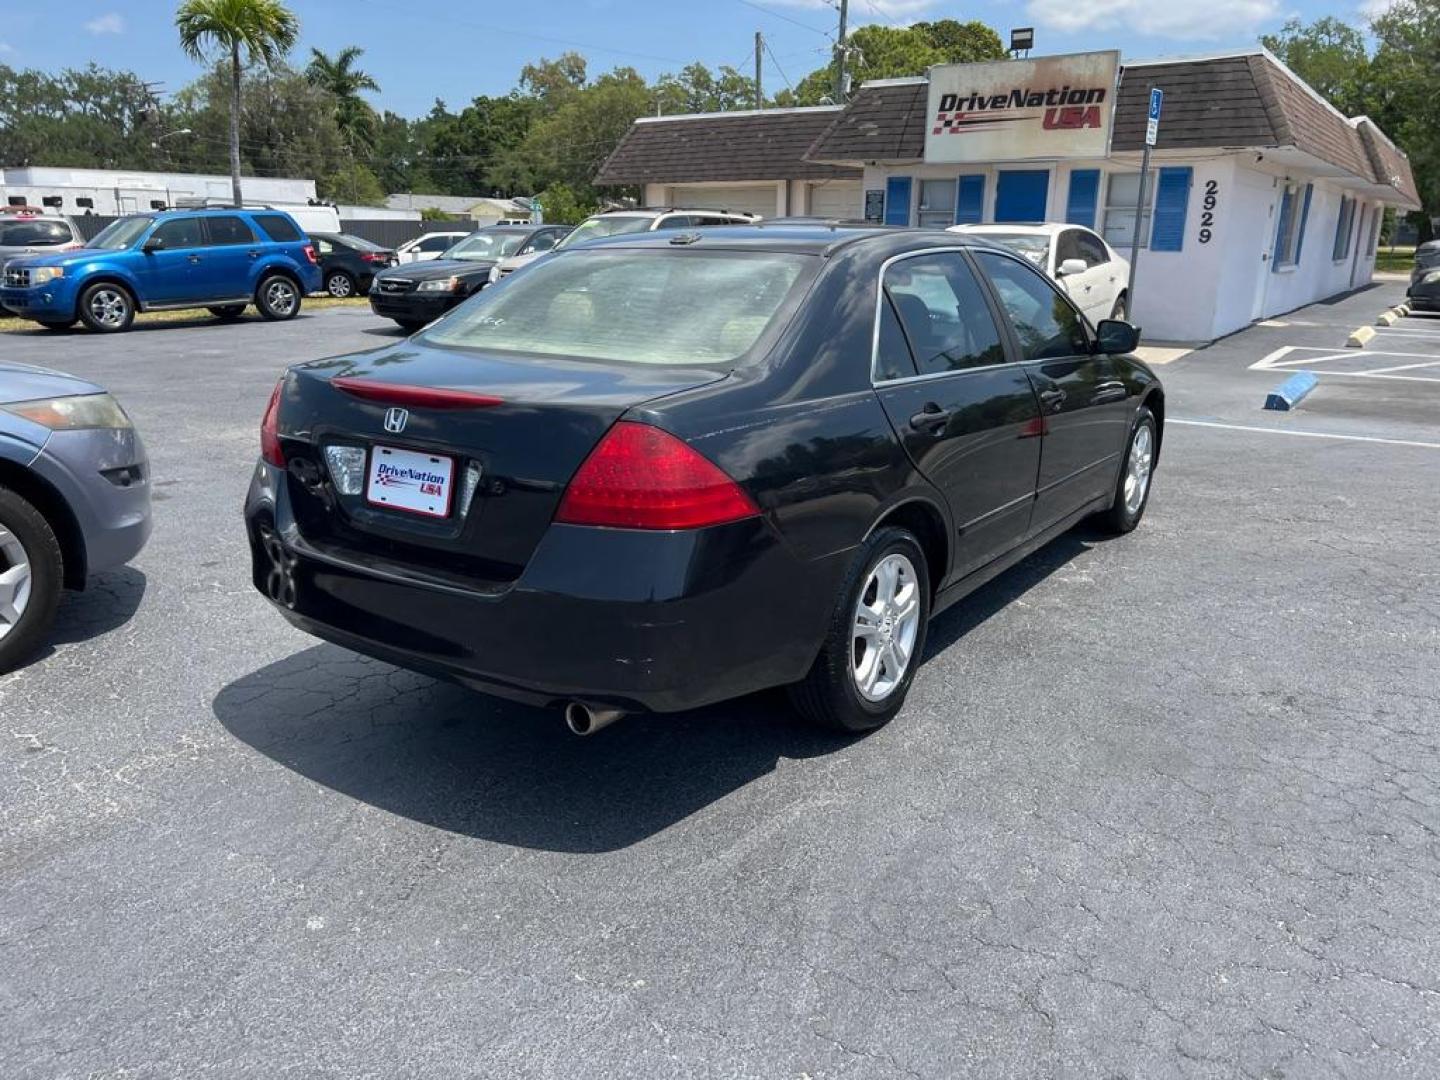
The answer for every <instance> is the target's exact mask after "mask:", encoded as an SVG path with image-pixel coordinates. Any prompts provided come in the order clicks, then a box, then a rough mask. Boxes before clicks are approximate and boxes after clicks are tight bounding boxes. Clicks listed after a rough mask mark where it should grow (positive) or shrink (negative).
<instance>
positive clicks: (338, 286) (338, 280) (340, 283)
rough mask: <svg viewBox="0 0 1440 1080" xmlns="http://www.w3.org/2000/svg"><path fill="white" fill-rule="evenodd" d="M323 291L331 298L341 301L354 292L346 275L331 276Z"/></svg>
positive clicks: (352, 285) (353, 287)
mask: <svg viewBox="0 0 1440 1080" xmlns="http://www.w3.org/2000/svg"><path fill="white" fill-rule="evenodd" d="M325 289H326V291H327V292H328V293H329V294H330V295H331V296H333V297H336V298H337V299H340V300H343V299H344V298H345V297H347V296H349V295H350V294H351V293H353V292H354V291H355V286H354V284H353V283H352V282H351V281H350V276H349V275H348V274H331V275H330V280H329V281H328V282H326V283H325Z"/></svg>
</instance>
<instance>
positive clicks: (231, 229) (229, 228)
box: [205, 214, 255, 247]
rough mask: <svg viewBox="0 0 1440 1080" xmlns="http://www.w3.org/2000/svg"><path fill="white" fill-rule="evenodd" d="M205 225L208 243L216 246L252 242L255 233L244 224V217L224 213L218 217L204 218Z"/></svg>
mask: <svg viewBox="0 0 1440 1080" xmlns="http://www.w3.org/2000/svg"><path fill="white" fill-rule="evenodd" d="M205 225H206V228H207V230H208V231H209V233H210V243H212V244H214V245H216V246H217V247H219V246H223V245H226V244H253V243H254V242H255V234H254V233H252V232H251V231H250V226H249V225H246V224H245V221H244V219H242V218H238V217H235V216H234V215H231V214H225V215H222V216H220V217H212V218H206V219H205Z"/></svg>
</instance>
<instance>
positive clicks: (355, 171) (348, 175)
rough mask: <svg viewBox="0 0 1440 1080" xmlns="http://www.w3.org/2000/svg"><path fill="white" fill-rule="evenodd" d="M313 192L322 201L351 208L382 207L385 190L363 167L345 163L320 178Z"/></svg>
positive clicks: (373, 175) (371, 173)
mask: <svg viewBox="0 0 1440 1080" xmlns="http://www.w3.org/2000/svg"><path fill="white" fill-rule="evenodd" d="M315 190H316V191H317V192H319V194H320V197H321V198H322V199H328V200H330V201H331V202H343V203H348V204H350V205H351V206H384V205H385V189H384V188H383V187H381V186H380V181H379V179H377V178H376V176H375V174H374V173H373V172H371V171H370V170H369V169H367V168H366V167H365V166H364V165H360V164H357V163H355V162H353V161H352V162H347V163H345V164H344V165H341V166H340V167H339V168H337V169H332V170H331V171H330V172H328V173H326V174H325V175H323V176H321V177H320V179H319V180H317V181H316V183H315Z"/></svg>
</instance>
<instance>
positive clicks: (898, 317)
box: [245, 225, 1165, 733]
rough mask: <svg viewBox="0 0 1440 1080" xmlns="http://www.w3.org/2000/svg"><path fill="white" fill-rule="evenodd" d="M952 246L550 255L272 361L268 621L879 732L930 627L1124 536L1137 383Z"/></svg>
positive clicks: (609, 700) (612, 696)
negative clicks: (1033, 571)
mask: <svg viewBox="0 0 1440 1080" xmlns="http://www.w3.org/2000/svg"><path fill="white" fill-rule="evenodd" d="M1136 340H1137V333H1136V331H1135V330H1134V328H1133V327H1130V326H1129V325H1128V324H1125V323H1121V322H1102V323H1101V324H1100V325H1099V327H1098V330H1097V329H1092V328H1091V326H1090V325H1089V324H1088V323H1087V322H1086V320H1085V319H1084V318H1083V317H1082V316H1081V315H1080V313H1079V312H1078V311H1077V310H1076V308H1075V307H1074V306H1073V305H1072V304H1071V303H1070V301H1069V299H1068V298H1067V297H1066V296H1065V294H1064V293H1062V292H1060V291H1058V290H1057V289H1056V288H1055V287H1054V285H1053V284H1052V283H1051V282H1050V281H1049V280H1048V279H1046V278H1045V277H1044V276H1043V275H1042V274H1040V273H1039V272H1038V271H1037V270H1036V269H1035V268H1034V267H1032V266H1031V265H1030V264H1029V263H1027V262H1026V261H1025V260H1024V259H1022V258H1019V257H1018V256H1015V255H1013V254H1011V253H1009V252H1007V251H1004V250H1001V249H999V248H996V247H992V246H989V245H988V244H986V243H985V242H984V241H983V240H980V239H969V238H966V239H957V238H956V237H955V236H954V235H947V234H944V233H932V232H918V231H908V230H889V229H873V228H868V229H867V228H863V227H858V228H845V227H839V228H827V227H818V226H803V225H789V226H786V225H777V226H764V225H760V226H752V227H739V228H716V229H706V230H704V231H696V232H681V233H658V234H647V235H641V236H637V237H625V238H619V239H617V240H614V241H610V242H602V243H599V244H596V245H591V246H586V247H577V248H575V249H573V250H570V251H567V252H564V253H563V254H560V255H557V256H556V257H554V258H551V259H549V260H545V261H543V262H540V263H537V264H535V266H534V267H532V268H531V269H530V270H529V271H528V272H527V273H525V274H521V275H516V276H515V277H514V278H513V279H511V280H510V281H508V282H506V283H505V284H504V285H503V286H501V287H498V288H494V289H487V290H486V291H485V292H483V293H481V294H480V295H479V296H477V297H475V298H474V299H472V300H470V301H469V302H467V303H466V304H464V305H463V306H462V307H460V308H458V309H456V310H455V311H454V312H452V313H451V314H449V315H448V316H446V317H445V318H443V319H442V320H441V321H439V322H438V323H436V324H434V325H433V326H431V327H430V328H429V329H427V330H426V331H424V332H423V333H421V334H419V335H418V336H416V337H413V338H411V339H409V340H407V341H403V342H397V343H395V344H392V345H389V346H387V347H385V348H381V349H376V350H373V351H369V352H363V353H356V354H354V355H349V356H342V357H339V358H336V359H331V360H324V361H318V362H315V363H309V364H302V365H299V366H297V367H294V368H292V369H290V370H289V371H288V372H287V373H286V374H285V376H284V377H283V378H282V379H281V380H280V383H279V384H278V385H277V386H276V388H275V391H274V394H273V396H272V398H271V401H270V405H269V407H268V409H267V410H266V413H265V417H264V420H263V423H262V430H261V453H262V460H261V462H260V464H259V466H258V468H257V469H256V472H255V477H254V482H253V484H252V486H251V489H250V492H249V495H248V498H247V500H246V509H245V512H246V522H247V527H248V532H249V538H250V544H251V549H252V553H253V563H254V566H253V571H254V582H255V585H256V587H258V588H259V589H260V590H261V591H262V592H264V593H265V594H266V595H267V596H268V597H269V598H270V599H271V600H272V601H273V602H274V603H275V605H276V606H277V607H278V608H279V609H280V611H281V613H282V614H283V615H284V616H285V617H286V618H287V619H289V620H290V621H291V622H292V623H294V624H295V625H297V626H299V627H301V628H302V629H304V630H307V631H309V632H311V633H313V634H315V635H317V636H319V637H321V638H325V639H327V640H329V641H332V642H336V643H338V644H341V645H344V646H347V647H349V648H352V649H355V650H357V651H359V652H362V653H367V654H370V655H372V656H376V657H380V658H382V659H384V660H388V661H391V662H393V663H395V664H399V665H401V666H402V667H408V668H413V669H416V670H419V671H425V672H431V673H434V674H437V675H440V676H444V677H448V678H451V679H455V680H458V681H459V682H461V683H464V684H466V685H469V686H472V687H475V688H477V689H480V690H484V691H487V692H490V693H495V694H499V695H502V696H507V697H511V698H515V699H519V700H523V701H529V702H533V703H538V704H547V705H563V706H564V707H565V713H566V719H567V722H569V724H570V726H571V728H572V730H575V731H577V732H581V733H584V732H587V731H593V730H596V729H598V728H599V727H601V726H603V725H604V724H606V723H608V722H610V721H611V720H613V719H615V718H616V717H618V716H620V715H623V714H624V713H625V712H627V711H635V710H653V711H660V712H666V711H674V710H679V709H686V708H691V707H694V706H699V705H704V704H707V703H710V702H714V701H718V700H722V699H725V698H730V697H734V696H736V695H740V694H744V693H746V692H748V691H752V690H758V689H761V688H763V687H771V686H781V685H785V686H789V687H791V690H792V696H793V699H794V701H795V703H796V705H797V706H798V708H799V709H800V710H801V711H802V712H804V713H805V714H807V715H808V716H810V717H811V718H813V719H815V720H817V721H819V722H821V723H824V724H827V725H830V726H833V727H838V728H840V729H843V730H846V731H852V732H859V731H866V730H869V729H872V728H875V727H878V726H880V725H881V724H883V723H885V722H886V721H887V720H889V719H890V718H891V717H892V716H893V715H894V714H895V713H896V712H897V711H898V710H899V708H900V706H901V703H902V702H903V700H904V698H905V695H906V692H907V691H908V689H909V687H910V684H911V680H913V679H914V677H915V672H916V667H917V666H918V664H919V661H920V658H921V655H922V652H923V649H924V645H925V633H926V625H927V623H928V622H929V620H930V619H931V618H932V617H933V616H934V615H936V614H937V613H938V612H940V611H941V610H942V609H944V608H946V607H947V606H949V605H950V604H953V603H954V602H955V601H957V600H959V599H961V598H962V597H964V596H965V595H966V594H967V593H969V592H970V591H971V590H973V589H975V588H976V587H977V586H978V585H980V584H982V583H983V582H985V581H987V580H988V579H990V578H991V577H993V576H994V575H996V574H997V573H999V572H1000V571H1002V570H1004V569H1005V568H1006V567H1008V566H1010V565H1011V564H1013V563H1015V562H1016V561H1017V560H1019V559H1020V558H1022V557H1023V556H1024V555H1025V554H1027V553H1028V552H1030V551H1033V550H1034V549H1036V548H1037V547H1039V546H1040V545H1042V544H1044V543H1046V542H1047V541H1049V540H1051V539H1053V538H1054V537H1055V536H1057V535H1059V534H1060V533H1061V532H1062V531H1064V530H1066V529H1068V528H1070V527H1071V526H1072V525H1074V524H1076V523H1077V522H1079V521H1080V520H1081V519H1083V518H1086V517H1089V516H1091V515H1099V516H1100V517H1101V518H1102V519H1103V521H1104V522H1105V524H1106V525H1107V526H1108V527H1109V528H1110V529H1112V530H1114V531H1116V532H1126V531H1128V530H1130V529H1133V528H1134V527H1135V525H1136V523H1137V522H1138V521H1139V520H1140V517H1141V515H1142V514H1143V513H1144V511H1145V505H1146V499H1147V496H1148V494H1149V490H1150V478H1151V473H1152V470H1153V469H1154V467H1155V464H1156V461H1157V459H1158V455H1159V450H1160V440H1161V435H1162V432H1163V428H1164V419H1165V399H1164V393H1163V390H1162V388H1161V385H1160V381H1159V379H1157V378H1156V376H1155V375H1154V373H1153V372H1152V371H1150V369H1149V368H1147V367H1146V366H1145V365H1144V364H1143V363H1141V362H1140V361H1139V360H1137V359H1135V358H1134V357H1133V356H1129V355H1126V354H1127V353H1129V352H1130V350H1132V349H1133V348H1134V347H1135V344H1136Z"/></svg>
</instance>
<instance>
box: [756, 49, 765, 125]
mask: <svg viewBox="0 0 1440 1080" xmlns="http://www.w3.org/2000/svg"><path fill="white" fill-rule="evenodd" d="M763 48H765V39H764V38H763V37H762V36H761V35H760V31H759V30H756V31H755V108H757V109H763V108H764V107H765V93H764V91H763V90H761V89H760V50H761V49H763Z"/></svg>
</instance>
